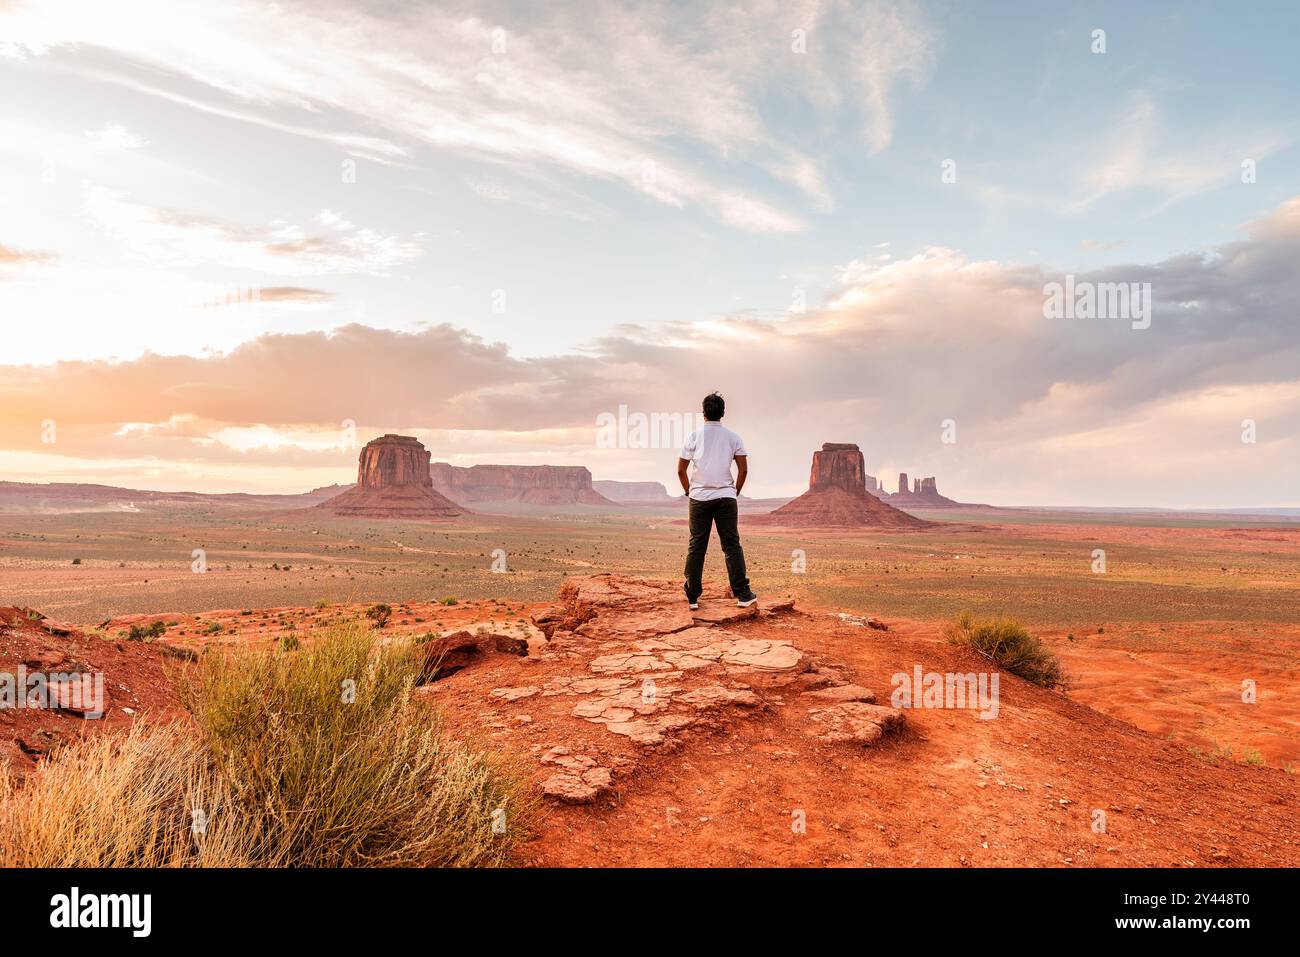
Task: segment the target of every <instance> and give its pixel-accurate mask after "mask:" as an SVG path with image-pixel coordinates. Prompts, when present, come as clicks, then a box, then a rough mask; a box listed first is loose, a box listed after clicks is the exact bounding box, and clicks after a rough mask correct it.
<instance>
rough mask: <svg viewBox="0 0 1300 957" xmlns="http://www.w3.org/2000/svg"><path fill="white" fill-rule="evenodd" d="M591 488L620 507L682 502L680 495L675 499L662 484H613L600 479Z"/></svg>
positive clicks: (611, 481)
mask: <svg viewBox="0 0 1300 957" xmlns="http://www.w3.org/2000/svg"><path fill="white" fill-rule="evenodd" d="M591 487H592V488H593V489H595V490H596V491H597V492H598V493H599V494H601V495H603V496H605V498H607V499H609V500H610V501H611V502H617V503H618V504H620V505H674V504H680V503H681V501H682V497H681V496H680V495H678V496H677V497H676V498H674V497H673V496H671V495H669V494H668V489H667V487H666V486H665V485H664V483H663V482H615V481H613V480H610V479H602V480H598V481H595V482H592V483H591Z"/></svg>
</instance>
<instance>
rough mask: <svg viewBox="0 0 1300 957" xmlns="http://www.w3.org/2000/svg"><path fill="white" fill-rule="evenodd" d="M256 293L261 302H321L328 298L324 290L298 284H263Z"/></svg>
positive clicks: (328, 295)
mask: <svg viewBox="0 0 1300 957" xmlns="http://www.w3.org/2000/svg"><path fill="white" fill-rule="evenodd" d="M257 295H258V299H259V300H261V301H262V302H323V301H324V300H326V299H329V298H330V294H329V293H327V292H325V291H324V290H321V289H302V288H300V287H298V286H263V287H262V288H261V289H259V290H258V291H257Z"/></svg>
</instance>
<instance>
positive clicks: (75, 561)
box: [72, 558, 81, 565]
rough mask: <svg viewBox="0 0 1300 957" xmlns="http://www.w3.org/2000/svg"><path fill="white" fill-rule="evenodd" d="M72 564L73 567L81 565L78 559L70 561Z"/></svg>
mask: <svg viewBox="0 0 1300 957" xmlns="http://www.w3.org/2000/svg"><path fill="white" fill-rule="evenodd" d="M72 564H74V565H80V564H81V559H80V558H74V559H73V560H72Z"/></svg>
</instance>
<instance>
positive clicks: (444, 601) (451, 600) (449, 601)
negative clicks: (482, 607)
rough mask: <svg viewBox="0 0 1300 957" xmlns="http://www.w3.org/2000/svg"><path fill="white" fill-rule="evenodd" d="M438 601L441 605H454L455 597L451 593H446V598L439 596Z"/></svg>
mask: <svg viewBox="0 0 1300 957" xmlns="http://www.w3.org/2000/svg"><path fill="white" fill-rule="evenodd" d="M438 603H439V604H442V605H455V604H457V602H456V599H455V598H454V597H452V596H451V595H448V596H447V597H446V598H440V599H438Z"/></svg>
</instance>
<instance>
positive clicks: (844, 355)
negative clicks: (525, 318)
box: [0, 198, 1300, 505]
mask: <svg viewBox="0 0 1300 957" xmlns="http://www.w3.org/2000/svg"><path fill="white" fill-rule="evenodd" d="M1297 258H1300V198H1296V199H1293V200H1290V201H1288V202H1286V203H1284V204H1283V205H1281V206H1280V207H1279V208H1278V209H1276V210H1275V211H1274V212H1273V213H1271V214H1270V215H1269V216H1267V217H1265V218H1264V219H1262V220H1260V221H1258V222H1256V223H1253V224H1250V226H1248V227H1247V228H1246V230H1245V232H1244V236H1243V238H1241V239H1239V240H1237V241H1234V242H1230V243H1225V244H1223V245H1221V246H1218V247H1215V248H1214V249H1211V250H1208V251H1205V252H1203V253H1189V254H1185V255H1179V256H1174V257H1171V258H1169V259H1166V260H1163V261H1160V262H1157V263H1153V264H1127V265H1113V266H1107V267H1106V268H1104V269H1099V270H1096V271H1094V272H1091V273H1087V274H1080V275H1078V276H1076V280H1077V281H1080V282H1084V281H1087V282H1113V281H1124V282H1150V283H1151V285H1152V291H1153V295H1154V299H1155V310H1154V316H1153V321H1152V325H1151V327H1150V328H1149V329H1146V330H1134V329H1132V328H1131V327H1130V324H1129V323H1128V322H1125V321H1115V320H1079V319H1076V320H1049V319H1045V318H1044V316H1043V308H1042V305H1043V286H1044V284H1045V283H1046V282H1049V281H1054V280H1057V279H1059V278H1060V277H1059V276H1055V275H1053V274H1051V273H1048V272H1045V271H1044V270H1043V269H1042V268H1041V267H1039V266H1036V265H1028V266H1027V265H1021V264H1016V263H1000V262H994V261H970V260H968V259H966V258H965V257H964V256H962V255H961V254H960V253H959V252H956V251H953V250H949V249H942V248H931V249H926V250H923V251H921V252H919V253H917V254H915V255H913V256H910V257H906V258H904V257H902V256H901V255H900V257H899V258H897V259H894V260H892V261H890V262H888V263H884V264H882V263H879V262H876V261H875V260H874V259H872V258H871V256H870V255H868V256H866V257H864V258H863V259H862V260H859V261H855V262H853V263H850V264H849V265H847V266H846V267H845V268H844V270H843V279H842V288H841V289H840V290H839V291H838V292H837V294H836V295H834V296H832V297H831V298H830V300H829V302H828V304H827V305H826V306H825V307H824V308H822V309H818V310H812V311H809V312H808V313H806V314H803V315H781V316H779V317H778V318H753V317H749V316H727V317H721V318H719V319H718V320H716V321H714V322H712V323H708V324H693V323H671V324H666V325H656V326H637V327H622V328H619V329H618V330H616V331H615V332H613V333H611V334H610V335H607V336H605V337H604V338H601V339H599V340H597V341H595V342H592V343H590V345H589V347H588V348H586V349H584V350H583V351H582V352H580V353H570V354H558V355H553V356H544V357H536V358H524V357H520V356H517V355H514V354H512V353H511V352H510V350H509V349H507V348H506V347H505V346H503V345H500V344H496V343H491V342H487V341H485V340H483V339H481V338H479V337H476V336H474V335H472V334H470V333H468V332H466V331H464V330H461V329H457V328H455V327H453V326H450V325H437V326H431V327H429V328H426V329H423V330H421V331H417V332H398V331H392V330H384V329H372V328H368V327H365V326H361V325H351V326H346V327H344V328H341V329H338V330H336V331H334V332H332V333H319V332H316V333H303V334H281V335H266V336H261V337H259V338H257V339H255V340H253V341H251V342H248V343H245V344H244V345H241V346H239V347H238V348H235V349H232V350H230V351H229V352H227V353H224V354H219V355H211V356H206V357H197V358H196V357H184V356H161V355H146V356H143V357H141V358H139V359H136V360H133V361H129V362H108V361H86V362H62V363H56V364H54V365H49V366H7V367H0V448H4V449H6V450H9V452H10V453H11V454H17V453H24V454H34V453H45V454H56V455H67V456H76V457H82V458H93V457H94V456H101V455H102V456H107V457H112V456H114V454H115V453H114V449H115V448H116V449H118V452H117V453H116V454H117V455H119V456H120V457H122V458H127V457H128V456H127V453H128V452H129V453H130V455H131V456H137V457H138V456H143V455H145V454H152V455H155V456H157V457H158V458H159V460H161V461H168V462H172V463H184V462H186V461H192V460H195V459H196V457H198V459H200V460H202V461H204V462H226V463H240V462H248V461H250V458H249V456H250V455H252V454H254V452H253V447H252V446H250V445H249V444H248V442H249V441H255V440H256V439H257V437H258V436H269V435H276V434H280V435H286V436H292V435H294V434H308V433H314V434H318V435H323V436H336V435H337V434H338V430H339V429H340V428H342V423H344V422H345V421H347V420H350V421H354V422H356V423H357V426H358V429H359V431H360V434H361V435H362V436H365V435H367V434H369V433H370V432H372V431H373V432H380V431H397V430H402V431H414V432H416V433H417V434H420V435H422V436H425V437H426V439H427V440H428V441H429V443H430V447H431V449H432V451H433V453H434V455H435V456H436V457H444V456H447V455H451V454H453V453H456V454H460V455H462V456H470V455H472V456H475V457H476V458H477V460H479V461H488V460H492V459H494V458H496V459H498V460H499V458H500V453H501V452H502V450H503V449H504V450H508V454H510V455H511V456H513V457H515V459H516V460H519V459H527V460H530V461H536V460H538V459H545V458H547V457H551V458H553V459H559V460H560V461H561V462H568V463H574V464H579V463H586V464H590V466H591V467H592V468H593V469H596V470H597V472H598V473H600V474H601V475H603V476H609V477H624V478H637V477H641V478H653V477H655V476H657V475H660V474H668V471H667V470H670V469H671V467H672V461H671V460H672V459H673V457H674V456H675V455H676V450H675V449H658V450H641V451H637V450H630V451H615V452H610V451H609V450H600V449H597V448H596V447H595V422H596V416H597V415H599V414H600V413H602V412H613V411H616V410H617V409H618V407H619V406H620V405H627V406H628V407H629V408H630V409H631V410H634V411H636V410H640V411H645V412H654V411H659V412H667V413H674V412H693V411H694V409H695V407H696V404H697V402H698V399H699V396H701V395H703V394H704V393H705V392H708V391H710V390H712V389H715V388H716V389H719V390H720V391H722V392H723V393H724V394H725V395H726V396H727V399H728V409H729V413H728V422H729V424H732V425H733V426H734V427H735V428H737V429H738V430H739V431H740V432H741V433H742V434H744V435H745V436H746V440H747V444H748V445H749V446H750V447H751V449H752V450H753V460H752V464H753V466H754V481H755V483H756V484H755V490H756V491H757V492H767V493H774V492H786V493H793V492H796V491H798V490H799V488H800V486H801V484H802V483H803V482H804V481H806V471H807V462H808V457H809V455H810V454H811V451H812V449H813V448H814V447H816V445H818V444H819V443H821V442H823V441H854V442H858V443H859V444H861V445H862V447H863V449H864V452H865V454H866V458H867V462H868V468H869V469H870V470H872V471H873V472H875V473H877V474H880V475H882V476H885V475H889V474H891V473H892V472H894V471H899V470H902V471H907V472H909V473H911V474H922V475H931V474H933V475H937V476H939V479H940V488H941V489H943V490H944V491H945V492H948V493H950V494H952V495H954V496H955V497H957V498H960V499H966V500H976V501H993V502H1002V503H1015V502H1020V503H1038V504H1061V503H1074V504H1111V505H1120V504H1134V505H1137V504H1148V505H1150V504H1188V505H1196V504H1207V505H1248V504H1265V503H1267V504H1300V503H1297V501H1296V494H1297V491H1296V490H1297V489H1300V372H1297V370H1300V342H1297V340H1296V337H1295V328H1294V302H1295V301H1296V300H1297V298H1298V297H1300V276H1297V274H1296V271H1295V269H1294V264H1295V262H1296V261H1297ZM45 418H52V419H55V420H56V421H57V422H59V423H60V444H59V446H58V447H57V448H51V447H43V446H41V445H40V438H39V437H40V422H41V420H43V419H45ZM948 418H953V419H955V420H956V422H957V434H958V442H957V443H956V444H955V445H945V444H943V443H941V442H940V434H941V423H942V422H943V420H944V419H948ZM1246 418H1251V419H1254V420H1256V422H1257V423H1258V433H1259V441H1258V442H1257V443H1256V444H1253V445H1249V444H1243V443H1242V441H1241V422H1242V420H1243V419H1246ZM128 423H133V424H134V425H133V427H132V428H131V429H130V430H129V431H128V432H127V433H125V434H119V433H120V432H121V430H122V428H123V426H124V425H126V424H128ZM150 424H152V426H151V425H150ZM232 430H234V431H232ZM236 436H242V437H243V438H242V439H241V440H240V441H236V440H235V437H236ZM249 437H252V438H251V439H250V438H249ZM321 441H322V442H325V444H328V442H327V441H326V439H322V440H321ZM330 441H332V439H330ZM232 443H233V444H232ZM295 448H297V451H295V450H294V449H295ZM273 451H275V452H276V454H281V453H282V454H285V455H294V454H299V453H301V454H303V455H308V454H310V455H312V456H316V458H317V460H319V459H320V458H321V457H329V456H334V458H333V459H332V460H334V461H338V462H339V466H338V468H339V469H340V471H339V473H338V476H339V479H340V480H346V477H347V471H348V468H350V465H349V463H348V458H349V454H347V453H344V452H341V451H339V452H327V451H321V450H319V449H318V450H316V451H312V450H311V449H309V448H307V447H305V446H303V447H295V446H294V444H293V443H292V442H288V443H281V447H280V448H279V450H278V451H276V450H273V449H271V448H269V447H268V448H266V449H263V450H262V451H261V452H258V453H257V454H259V455H261V454H265V455H267V456H269V455H271V454H272V452H273ZM0 462H3V455H0ZM194 474H195V475H196V476H202V475H204V474H206V467H205V469H201V470H195V471H194ZM290 478H291V477H290Z"/></svg>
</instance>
